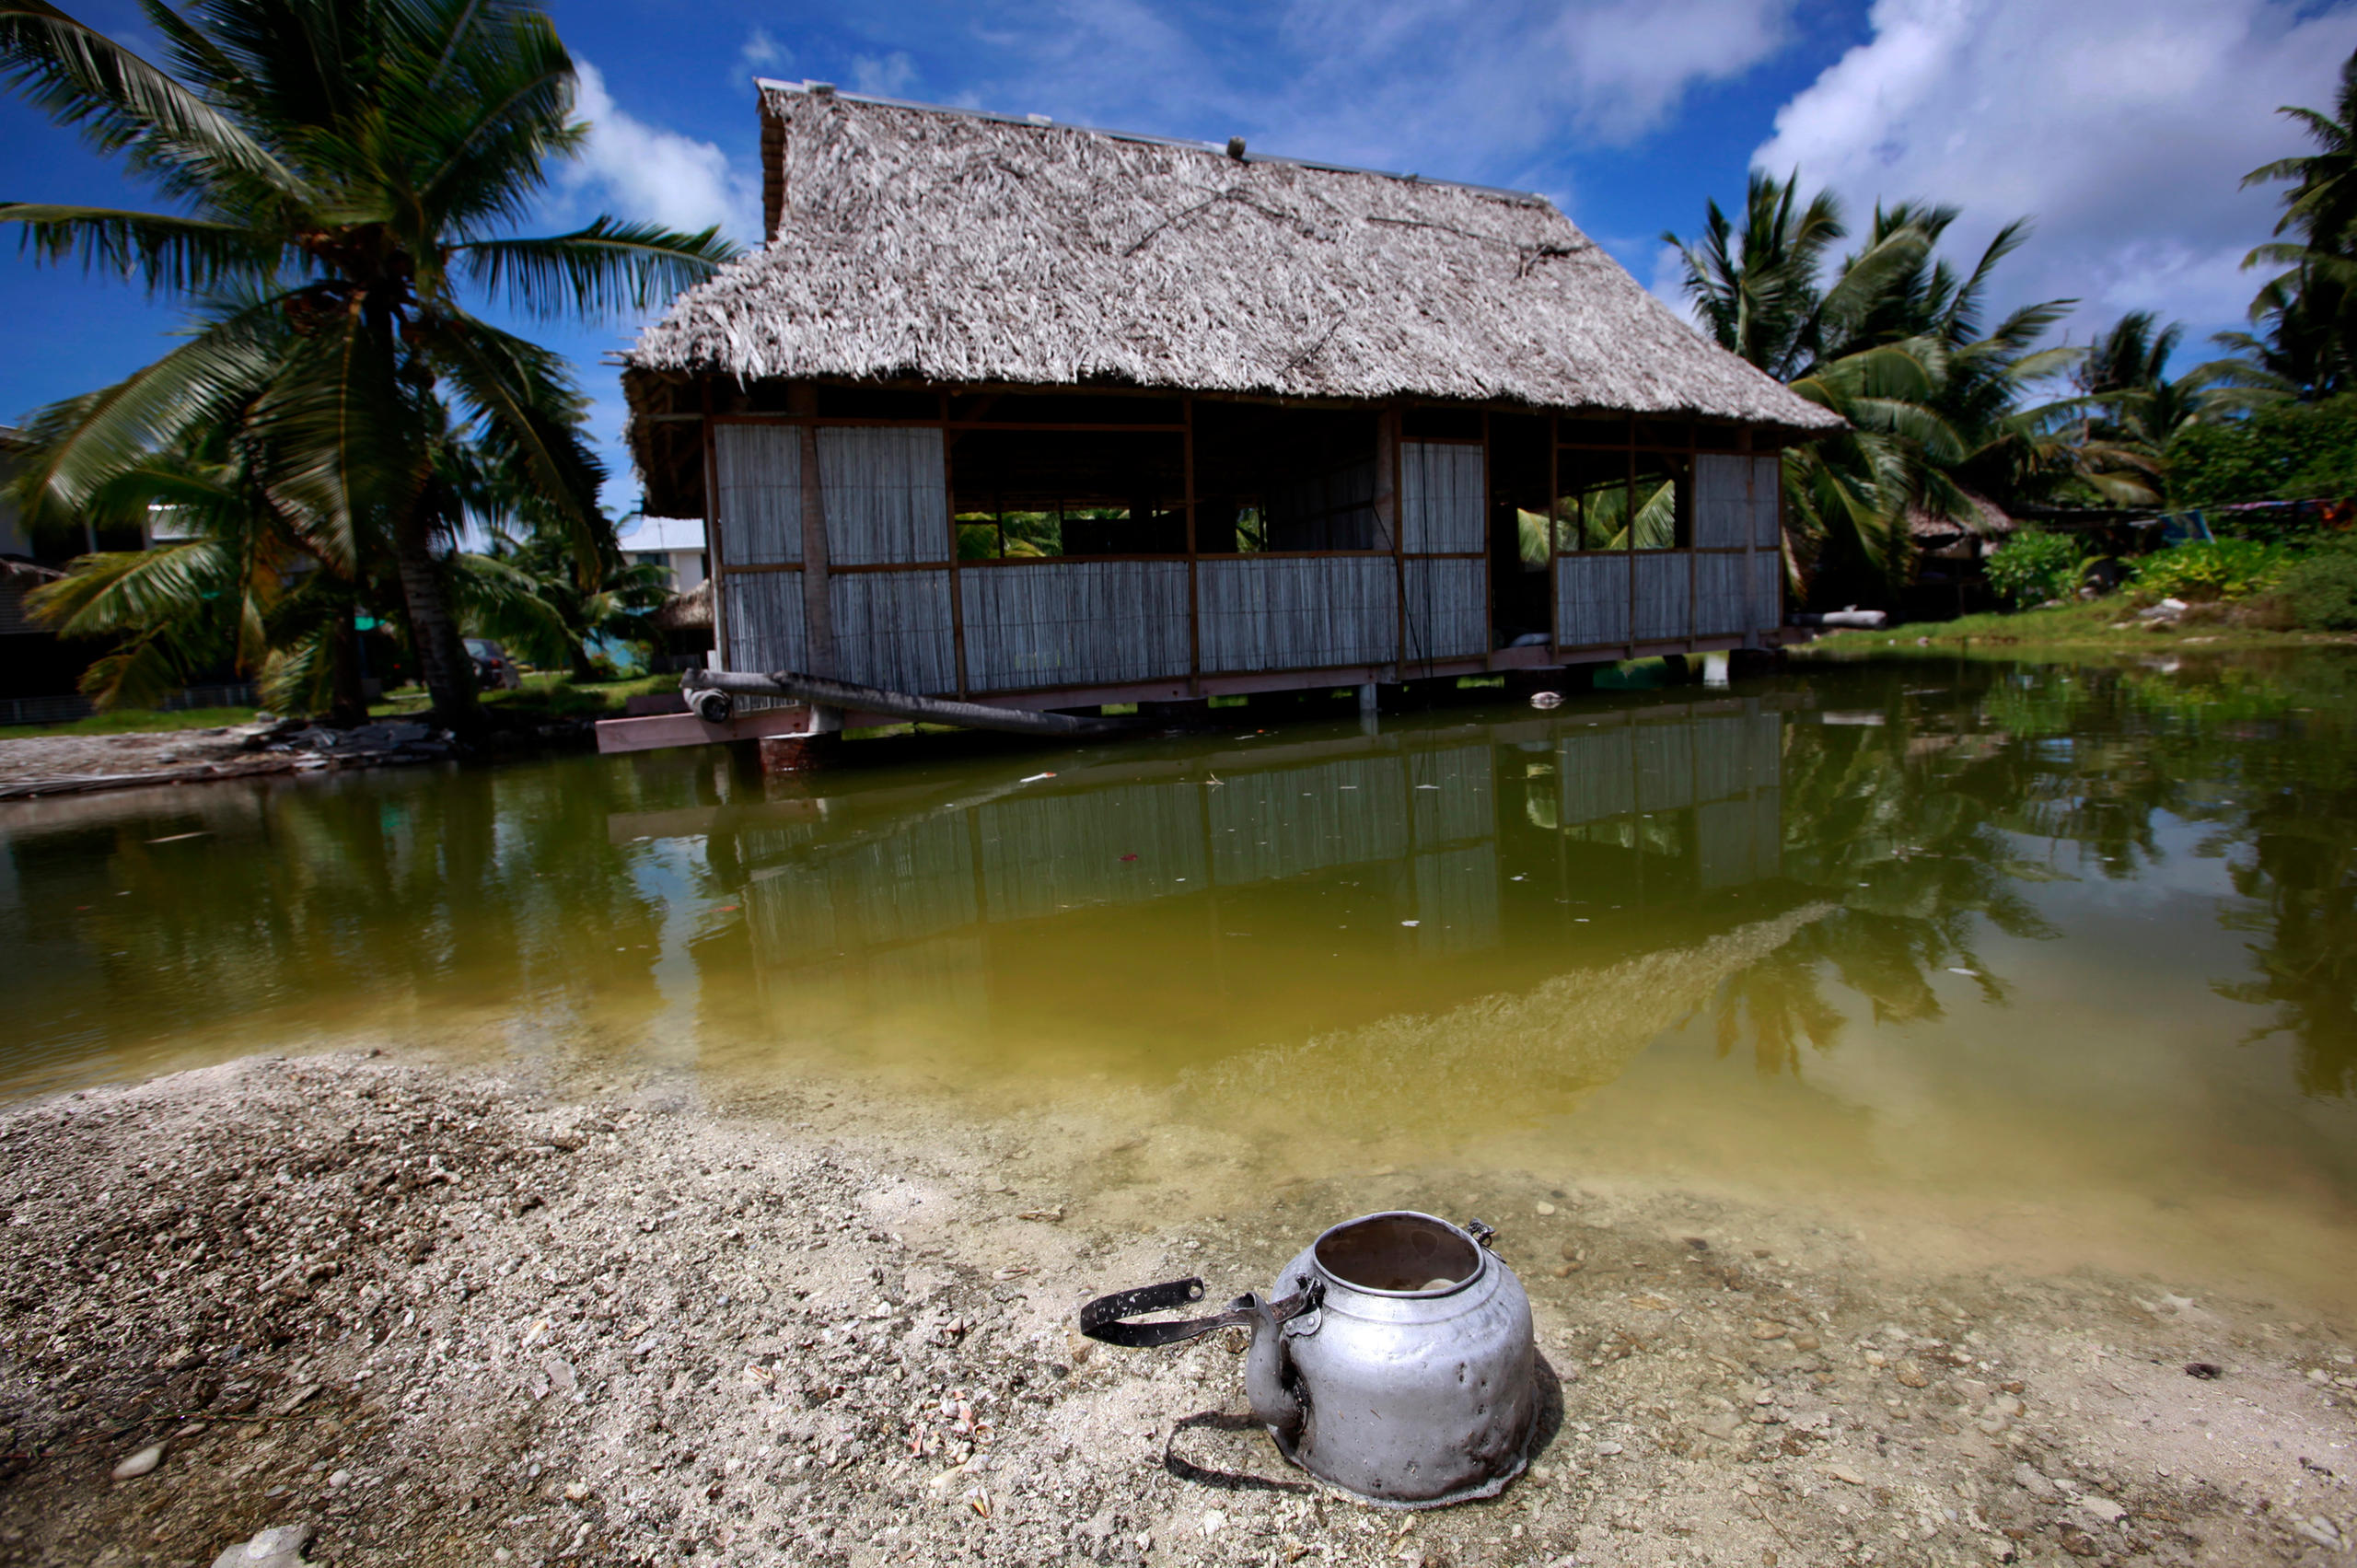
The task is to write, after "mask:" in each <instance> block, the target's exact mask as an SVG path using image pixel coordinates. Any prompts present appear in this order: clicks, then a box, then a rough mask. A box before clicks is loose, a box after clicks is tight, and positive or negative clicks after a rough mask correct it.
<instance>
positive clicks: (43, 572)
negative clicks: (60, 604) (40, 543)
mask: <svg viewBox="0 0 2357 1568" xmlns="http://www.w3.org/2000/svg"><path fill="white" fill-rule="evenodd" d="M64 575H65V574H64V573H63V572H61V571H59V570H58V569H57V568H56V567H54V566H44V565H42V564H41V563H40V562H38V561H28V560H26V559H24V558H23V557H22V556H17V555H0V582H5V583H7V584H10V585H11V586H13V587H22V588H37V587H41V585H42V584H43V583H53V582H56V581H57V580H58V579H59V578H60V577H63V576H64Z"/></svg>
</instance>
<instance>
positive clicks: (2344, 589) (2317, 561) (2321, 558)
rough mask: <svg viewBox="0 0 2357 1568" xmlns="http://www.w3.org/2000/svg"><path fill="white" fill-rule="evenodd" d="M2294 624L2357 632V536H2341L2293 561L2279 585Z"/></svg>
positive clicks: (2317, 630)
mask: <svg viewBox="0 0 2357 1568" xmlns="http://www.w3.org/2000/svg"><path fill="white" fill-rule="evenodd" d="M2276 589H2277V592H2278V593H2279V594H2280V595H2281V596H2282V599H2283V601H2284V603H2285V604H2287V605H2289V606H2290V607H2291V610H2292V620H2293V623H2294V624H2296V625H2299V626H2302V627H2305V628H2306V629H2307V630H2309V631H2313V632H2357V539H2349V538H2345V537H2344V538H2341V539H2339V540H2334V541H2333V542H2332V543H2330V544H2328V545H2326V546H2325V547H2324V548H2323V549H2322V550H2319V551H2316V552H2315V553H2313V554H2310V555H2305V556H2303V557H2301V558H2300V559H2299V560H2297V561H2295V562H2293V563H2292V565H2291V566H2290V568H2289V569H2288V570H2286V571H2285V572H2284V574H2283V576H2282V581H2281V582H2279V583H2278V584H2277V585H2276Z"/></svg>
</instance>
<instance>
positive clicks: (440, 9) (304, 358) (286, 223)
mask: <svg viewBox="0 0 2357 1568" xmlns="http://www.w3.org/2000/svg"><path fill="white" fill-rule="evenodd" d="M143 10H144V13H145V17H146V20H147V23H148V26H149V27H150V28H151V29H153V30H154V31H155V32H156V33H157V35H158V36H159V37H160V38H161V40H162V41H163V47H164V62H165V64H163V65H160V66H159V65H157V64H151V63H149V62H148V61H147V60H145V58H143V57H141V56H140V55H138V54H135V53H134V52H132V51H130V50H128V49H125V48H123V47H122V45H120V44H118V43H116V42H114V41H112V40H110V39H108V38H106V37H104V36H103V35H101V34H99V33H98V32H97V31H95V30H93V29H90V28H88V27H87V26H85V25H84V24H82V23H81V22H78V21H76V20H75V19H74V18H73V17H69V16H67V15H66V14H65V13H64V12H63V11H60V10H58V9H56V8H55V7H54V6H49V5H47V4H45V3H43V0H0V77H5V78H6V80H7V81H8V82H9V83H10V84H11V85H12V86H14V87H17V89H18V90H19V91H21V92H23V93H24V94H25V95H26V97H27V98H28V99H30V100H31V101H32V102H33V103H35V104H37V105H38V106H40V107H41V108H42V109H44V110H47V111H48V112H49V113H50V114H51V115H52V117H53V118H55V119H56V120H57V121H58V122H60V123H63V124H67V125H72V126H74V127H75V128H76V129H78V130H79V131H80V132H81V133H82V134H83V135H84V137H85V138H86V139H87V141H88V142H89V143H90V144H91V145H93V146H95V147H96V148H97V149H98V150H99V151H100V152H102V153H105V154H107V155H110V156H112V157H118V158H120V159H121V161H122V166H123V168H124V169H125V171H126V172H127V173H128V174H129V175H131V176H132V177H133V178H134V179H136V180H144V181H145V182H146V183H147V184H148V185H150V186H151V187H152V188H153V189H154V190H155V192H157V195H158V196H159V197H160V198H162V199H163V201H164V203H165V204H166V206H167V207H168V209H170V210H165V211H155V212H125V211H118V210H114V209H110V208H102V207H82V206H66V205H52V204H43V203H4V204H0V222H6V223H11V224H15V225H17V226H19V227H20V229H21V231H22V232H23V234H24V235H25V238H26V242H27V244H28V246H29V248H30V249H31V250H33V252H34V253H35V254H36V255H37V256H38V257H39V258H41V260H43V261H50V262H62V261H69V260H75V259H78V260H80V261H82V262H83V263H84V264H85V265H86V266H91V267H97V268H101V269H103V270H106V271H109V272H112V273H119V274H121V275H122V276H123V277H125V278H128V279H132V280H135V281H137V282H140V283H142V284H144V285H145V286H146V287H147V288H148V289H149V290H150V291H151V292H154V293H160V294H173V295H180V294H187V293H191V292H202V293H204V294H207V295H209V296H213V297H215V299H216V300H224V299H226V300H227V301H229V302H230V303H228V304H227V305H226V306H225V307H223V308H217V309H215V310H213V311H211V312H209V313H208V314H207V316H206V317H205V318H204V319H203V320H202V321H200V322H199V324H198V325H197V326H196V327H195V328H194V329H193V330H192V332H191V333H190V335H189V336H188V339H187V341H186V342H184V343H182V344H181V345H180V346H179V347H178V348H176V349H174V350H173V351H172V352H171V353H169V354H166V355H165V356H164V357H163V358H162V359H160V360H158V361H157V362H156V363H155V364H154V365H151V366H147V367H145V369H143V370H141V371H139V372H138V373H136V374H134V375H133V376H131V377H128V378H126V379H125V380H123V381H122V382H121V383H119V384H117V385H116V386H114V387H111V388H109V389H106V391H105V392H103V393H101V394H99V395H97V396H96V397H93V398H91V399H88V400H85V401H80V402H78V403H77V404H76V405H75V409H74V410H73V411H72V416H71V418H70V419H65V420H60V421H52V422H51V425H50V429H49V436H50V438H49V439H48V440H47V441H46V442H45V443H44V445H43V447H41V450H40V452H39V453H38V455H37V458H36V460H35V461H34V462H32V463H31V464H30V465H29V467H28V469H27V470H26V472H25V474H24V475H23V477H22V478H21V480H20V481H19V484H18V490H19V494H20V495H21V496H22V497H23V498H24V499H25V501H26V502H27V503H28V509H29V511H30V512H31V513H32V515H33V516H34V517H35V519H36V520H37V521H38V520H39V519H40V518H41V517H56V516H60V515H69V514H72V513H73V512H75V510H77V509H78V508H81V507H83V506H85V505H87V504H89V503H90V502H91V501H92V500H93V499H94V498H95V497H96V496H97V495H98V494H99V493H100V491H101V490H102V489H103V488H104V486H105V485H106V484H107V483H109V482H110V481H111V480H112V479H113V478H114V477H115V476H117V475H119V474H121V473H122V472H123V471H125V470H128V469H130V468H133V467H134V466H135V465H137V464H138V463H140V462H142V461H143V460H145V459H147V458H148V457H150V456H151V455H152V454H154V453H156V452H157V451H159V450H168V449H170V448H172V447H174V446H175V445H176V444H179V443H180V442H181V441H182V440H183V438H184V437H186V436H188V434H189V433H190V432H192V431H197V430H201V429H203V427H205V426H206V425H208V424H220V423H222V422H223V421H225V420H228V419H233V418H234V419H235V420H236V421H237V422H238V428H239V432H240V439H241V441H242V442H243V444H244V451H243V457H242V459H241V460H242V461H243V462H245V463H246V464H247V465H248V471H249V472H250V479H251V482H252V483H254V484H255V485H258V486H259V487H260V489H261V492H262V493H264V494H267V495H268V496H269V498H270V500H271V502H272V505H273V507H274V508H276V509H277V510H278V511H279V512H280V513H281V514H283V515H284V516H285V517H288V518H289V519H295V520H296V521H297V522H298V523H299V529H300V531H301V533H302V534H303V536H304V537H305V539H306V540H307V541H308V548H309V549H310V550H312V551H313V552H316V553H317V554H319V556H320V557H321V558H322V559H323V560H326V561H328V562H330V563H331V564H332V565H333V566H334V567H335V568H336V569H337V570H338V571H339V572H340V574H341V575H343V576H344V577H345V578H346V579H348V580H352V581H358V580H361V579H363V578H365V577H366V576H368V575H370V574H371V573H372V572H374V571H376V570H377V566H378V564H379V563H389V567H390V572H391V575H392V576H393V578H394V579H395V580H396V581H397V583H398V587H399V593H400V597H401V601H402V603H403V605H404V608H405V609H406V611H407V616H408V621H409V629H410V633H411V639H412V644H413V646H414V649H415V652H416V656H417V659H418V663H419V667H420V669H421V671H422V673H423V675H424V680H425V683H426V686H427V688H428V690H429V691H431V692H432V694H433V698H434V702H435V708H436V709H437V710H438V711H439V713H440V714H442V715H443V717H444V718H445V719H446V720H447V722H451V723H453V724H457V725H460V726H467V725H470V724H471V723H473V722H475V717H476V714H477V709H476V704H475V697H474V689H473V678H472V670H471V667H470V663H469V661H468V659H467V657H466V654H465V650H464V648H463V646H462V645H461V644H460V641H459V626H458V622H457V620H456V618H455V616H454V615H453V613H452V609H451V605H450V600H449V592H448V585H447V581H446V575H447V573H446V563H445V562H444V560H443V555H444V553H445V552H446V551H447V545H448V543H449V541H450V539H451V537H452V533H453V530H454V528H455V527H456V525H457V523H458V521H459V512H458V509H457V508H456V507H455V506H454V505H452V492H451V488H450V486H449V484H448V483H447V465H445V464H443V463H442V462H441V461H440V460H439V459H438V456H437V454H439V453H441V452H443V451H444V450H445V449H446V447H447V444H448V442H449V441H450V440H451V439H453V438H454V437H455V438H456V439H459V440H462V441H464V442H465V443H467V444H469V445H470V446H472V447H476V448H479V449H480V450H481V451H482V453H483V454H485V456H486V457H487V458H488V459H489V460H491V461H493V462H494V463H496V464H499V465H501V466H503V467H505V468H506V469H508V470H512V471H513V472H514V473H515V474H517V475H518V476H521V477H522V479H523V480H524V481H525V482H528V483H529V484H530V485H531V487H532V488H534V489H535V490H536V491H538V492H539V493H540V494H542V495H543V496H545V497H546V498H547V500H548V502H549V503H550V512H551V516H552V517H553V518H554V519H556V520H557V521H558V522H559V523H561V525H562V526H563V528H564V529H565V530H566V532H567V534H568V535H569V537H570V538H571V540H572V541H573V543H574V545H575V552H576V554H577V557H578V559H579V561H580V562H581V563H582V565H583V567H584V569H585V570H587V571H592V572H594V570H595V562H596V556H597V549H598V544H599V542H600V535H601V531H602V532H605V533H607V534H609V535H610V529H608V528H607V525H606V522H605V519H604V517H603V516H602V515H601V514H600V513H599V511H598V506H597V490H598V482H599V481H600V479H601V478H602V473H601V470H600V468H599V465H598V462H597V461H596V459H594V458H593V457H592V455H591V454H590V453H589V451H588V449H587V447H586V446H585V444H584V443H583V441H582V438H581V436H580V428H579V426H580V416H581V412H582V408H583V403H582V400H581V398H580V396H579V394H578V393H577V391H575V389H574V387H573V384H572V382H571V380H570V377H569V375H568V372H567V369H566V366H565V365H564V363H563V361H562V360H561V359H560V358H559V357H558V356H557V355H555V354H552V353H550V352H549V351H547V350H546V349H543V348H540V347H539V346H537V345H535V344H533V343H529V342H528V341H526V340H524V339H522V338H519V337H517V336H515V335H514V334H511V333H508V332H505V331H500V330H498V329H496V328H494V327H493V326H491V325H490V324H488V323H487V322H485V321H483V320H482V319H480V318H478V317H477V316H475V315H473V314H471V313H470V311H469V310H468V309H467V308H465V307H464V305H463V304H462V303H461V299H460V289H461V285H472V286H473V287H474V288H476V289H477V290H480V291H482V292H483V293H486V294H489V295H493V296H501V297H504V298H505V301H506V302H507V303H508V304H509V305H511V306H513V307H515V308H520V309H522V310H525V311H527V312H529V313H536V314H540V315H543V316H551V317H553V316H559V315H570V314H585V313H591V312H600V311H605V310H608V309H611V308H621V307H636V308H643V307H644V306H646V305H648V304H651V303H653V302H654V301H656V299H658V298H660V297H663V296H668V294H670V293H672V292H674V291H676V290H677V289H679V288H680V287H683V286H685V285H688V284H690V283H692V282H694V281H695V280H697V279H699V278H702V277H703V276H705V275H707V274H708V273H709V272H710V271H711V269H712V268H713V267H714V266H715V265H716V264H717V263H719V262H720V261H725V260H726V259H727V257H728V256H729V255H730V254H731V248H730V247H729V246H728V245H727V244H726V242H724V241H723V240H722V239H721V238H719V236H718V233H717V231H716V230H714V229H706V230H704V231H703V232H702V233H700V234H679V233H675V232H672V231H670V230H668V229H663V228H660V227H656V226H651V225H643V224H629V223H622V222H619V221H617V220H615V219H613V218H610V217H599V218H598V219H596V220H595V221H594V222H592V223H590V224H588V225H587V226H585V227H582V228H579V229H576V230H575V231H574V232H572V233H569V234H562V235H557V236H553V237H550V238H512V237H509V236H508V235H507V234H506V232H505V231H506V230H507V228H508V227H509V226H510V225H512V224H513V223H514V222H515V221H516V220H517V219H518V218H519V217H521V216H523V215H525V214H526V213H527V211H528V209H529V208H530V206H531V204H532V203H533V201H534V199H535V198H536V197H537V196H538V194H539V193H540V191H541V189H542V187H543V185H544V183H545V180H546V165H547V161H548V160H549V159H550V158H552V157H563V156H567V155H569V154H572V153H575V152H576V151H577V150H578V149H579V147H580V146H581V145H582V141H583V138H584V137H585V136H586V134H587V127H586V125H583V124H581V123H580V122H576V121H575V120H574V119H573V118H572V110H573V102H574V86H575V72H574V66H573V62H572V59H571V57H570V56H569V55H568V54H567V53H566V52H565V51H564V47H563V44H562V43H561V42H560V41H558V39H557V36H556V32H555V29H554V28H553V27H552V25H551V23H550V21H549V19H548V17H546V16H545V15H544V14H543V13H541V12H540V11H538V10H536V9H533V8H531V7H530V6H526V5H521V4H517V3H515V0H198V3H197V4H195V5H193V6H190V7H189V8H188V10H187V11H185V12H181V11H176V10H173V9H172V8H170V7H169V6H167V5H165V4H164V3H163V0H143Z"/></svg>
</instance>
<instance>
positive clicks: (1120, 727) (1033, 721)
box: [679, 669, 1137, 739]
mask: <svg viewBox="0 0 2357 1568" xmlns="http://www.w3.org/2000/svg"><path fill="white" fill-rule="evenodd" d="M679 690H680V691H682V692H684V693H686V695H687V699H688V705H689V706H690V707H691V708H693V709H695V710H696V712H697V713H698V714H703V716H705V717H707V718H710V717H711V716H712V715H711V714H709V713H707V712H706V710H705V706H704V704H703V703H702V702H701V701H699V698H698V694H699V693H701V692H715V693H719V694H721V695H722V696H724V697H726V696H739V697H784V698H788V699H790V700H792V701H795V702H799V703H811V704H812V705H813V706H816V707H821V708H861V709H865V711H867V712H869V713H874V714H891V715H892V716H893V717H894V718H900V719H911V720H921V721H923V723H925V724H950V725H958V726H962V727H964V728H967V729H997V730H1004V731H1006V732H1007V733H1008V734H1010V735H1048V736H1055V737H1058V738H1063V739H1085V738H1089V737H1093V736H1108V735H1128V734H1132V733H1134V732H1135V730H1136V729H1137V726H1136V724H1135V723H1133V722H1132V721H1131V720H1129V719H1126V718H1080V717H1076V716H1074V714H1042V713H1032V712H1029V711H1028V710H1026V709H1022V708H991V707H985V706H983V705H982V704H981V703H958V702H951V701H949V700H947V699H946V698H941V697H918V696H913V695H911V694H910V693H909V692H906V691H885V690H884V689H883V688H881V687H877V686H858V685H854V684H853V683H852V682H851V681H848V680H830V679H827V678H826V677H824V676H819V675H796V674H795V673H794V672H793V671H792V670H785V669H781V670H775V671H772V673H770V674H768V675H749V674H738V673H737V672H734V671H731V670H721V669H691V670H685V671H682V672H681V673H680V676H679ZM723 716H724V717H725V716H726V715H725V714H724V715H723Z"/></svg>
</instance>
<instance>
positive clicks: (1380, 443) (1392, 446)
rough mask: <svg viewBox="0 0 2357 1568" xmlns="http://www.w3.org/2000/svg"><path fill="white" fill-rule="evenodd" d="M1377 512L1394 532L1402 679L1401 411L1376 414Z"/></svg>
mask: <svg viewBox="0 0 2357 1568" xmlns="http://www.w3.org/2000/svg"><path fill="white" fill-rule="evenodd" d="M1375 515H1376V517H1377V518H1378V519H1380V520H1381V521H1382V524H1383V526H1384V527H1385V528H1387V529H1388V530H1390V534H1391V584H1392V588H1391V601H1392V604H1393V606H1394V608H1396V609H1397V610H1399V616H1398V618H1397V619H1398V621H1399V642H1398V644H1397V645H1394V647H1393V649H1392V663H1391V677H1392V679H1394V680H1398V679H1401V674H1400V672H1401V670H1402V669H1403V668H1405V667H1406V665H1407V662H1408V561H1407V556H1406V555H1405V553H1404V552H1405V550H1406V548H1407V540H1406V539H1405V538H1404V537H1402V536H1403V534H1404V532H1405V529H1404V528H1402V526H1401V518H1400V516H1399V409H1398V408H1396V407H1394V408H1387V409H1385V410H1383V411H1382V412H1380V413H1377V414H1376V416H1375Z"/></svg>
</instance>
